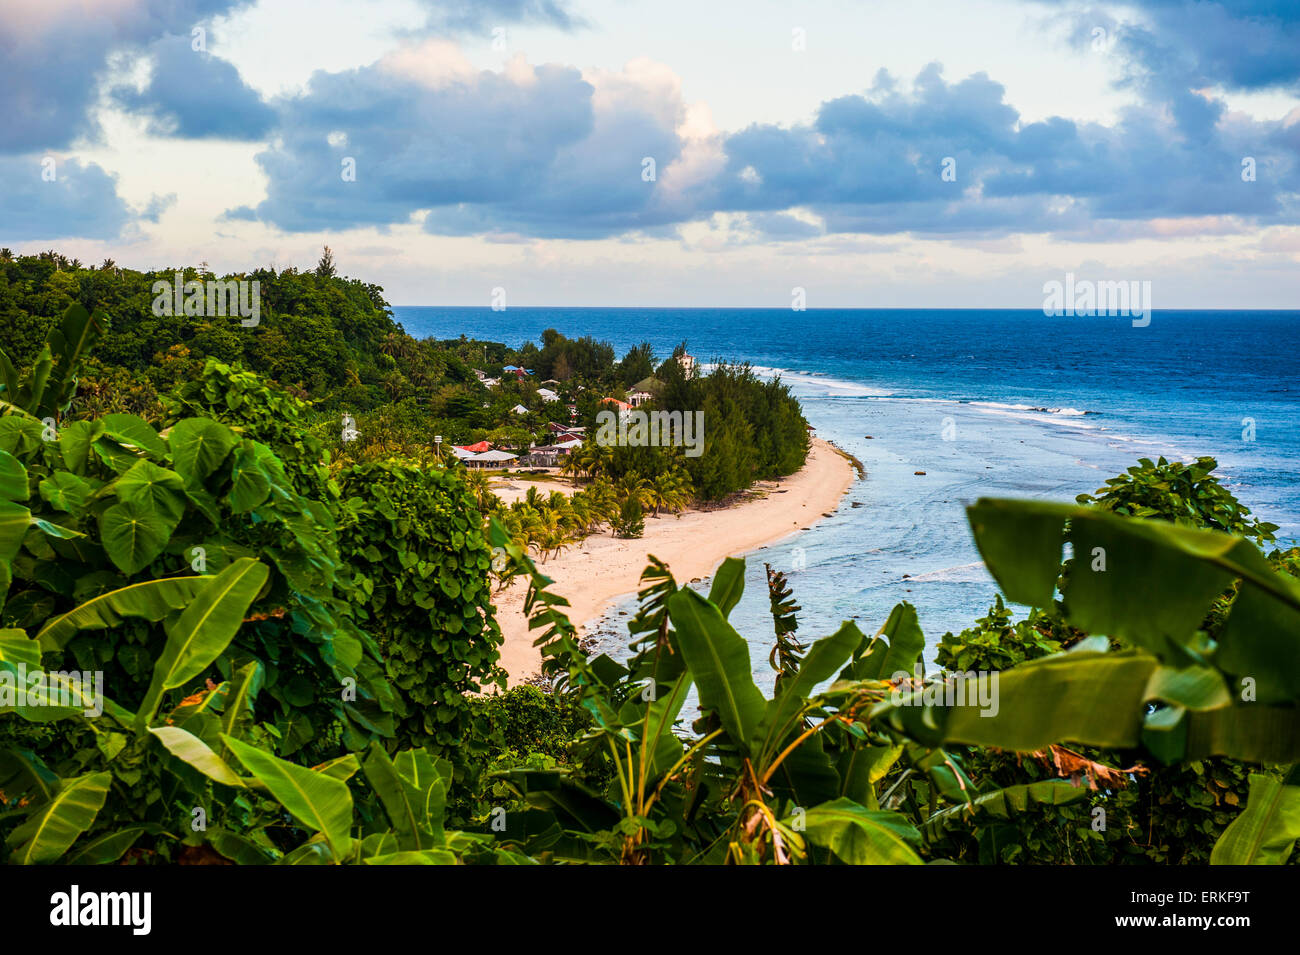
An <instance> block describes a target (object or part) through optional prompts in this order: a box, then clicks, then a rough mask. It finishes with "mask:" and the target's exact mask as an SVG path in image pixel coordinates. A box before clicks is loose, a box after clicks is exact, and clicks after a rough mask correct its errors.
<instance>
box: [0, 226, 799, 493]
mask: <svg viewBox="0 0 1300 955" xmlns="http://www.w3.org/2000/svg"><path fill="white" fill-rule="evenodd" d="M178 272H179V273H180V281H181V284H182V285H183V284H184V283H187V282H194V281H197V282H204V283H206V282H210V281H214V280H221V281H229V280H235V281H243V282H248V283H251V282H254V281H255V282H257V283H258V290H259V293H260V308H259V312H258V317H257V325H256V327H245V326H244V325H241V322H240V318H239V317H238V316H232V315H226V316H217V315H207V314H205V315H184V314H157V312H159V311H174V310H172V309H165V310H164V309H158V308H155V307H154V306H155V302H156V300H157V298H158V294H157V292H156V291H155V284H156V283H159V282H162V283H166V285H167V286H168V287H171V286H173V284H174V283H175V282H176V275H177V273H178ZM74 302H79V303H81V304H82V305H84V306H85V307H86V308H87V309H89V310H91V311H95V310H100V311H101V312H102V313H103V314H104V315H105V316H106V317H107V319H108V325H109V327H108V330H107V332H106V333H105V335H104V336H103V338H102V339H101V340H100V342H99V343H98V344H97V345H96V347H95V349H94V352H93V354H92V356H91V360H90V362H89V364H88V370H87V373H86V374H85V375H84V376H83V379H82V381H81V384H80V387H79V389H78V397H77V400H76V402H75V404H74V406H73V410H72V413H73V414H74V415H76V416H80V417H93V416H96V415H102V414H106V413H111V412H129V413H132V414H137V415H140V416H142V417H144V418H146V419H147V420H151V421H158V420H160V415H161V404H160V400H159V396H160V395H165V394H168V393H170V392H171V391H173V390H174V389H175V388H176V387H177V386H178V385H181V384H183V383H185V382H187V381H193V380H196V379H197V378H198V377H199V376H200V375H201V374H202V371H203V368H204V365H205V364H206V363H207V362H208V361H209V360H210V359H215V360H217V361H220V362H222V363H225V364H229V365H232V366H242V367H244V368H247V369H249V370H251V371H254V372H257V373H258V374H259V375H262V376H263V377H265V378H266V379H268V380H270V381H273V382H275V383H277V384H279V385H280V386H281V387H284V388H286V389H287V390H289V391H290V392H292V393H294V394H296V395H298V396H299V397H301V398H303V399H307V400H309V401H311V402H312V406H313V416H312V418H310V419H309V425H310V426H311V427H312V428H313V430H314V431H315V432H316V433H317V434H318V435H319V437H321V438H322V439H323V441H324V442H325V444H326V446H327V447H330V448H331V450H333V451H334V452H336V453H342V454H345V455H347V456H352V457H376V458H377V457H392V456H410V455H411V454H413V453H415V452H426V453H427V452H428V451H429V450H430V449H431V448H432V446H433V438H434V436H435V435H441V436H442V437H443V439H444V441H445V442H446V443H455V444H465V443H470V442H474V441H479V440H483V439H487V440H490V441H492V442H493V443H494V444H496V445H497V446H500V447H507V448H514V449H518V450H526V449H527V448H528V446H529V445H530V444H547V443H550V442H551V441H552V439H553V434H552V432H551V431H550V430H549V429H548V428H547V425H548V424H552V423H556V424H563V425H574V424H576V425H584V426H587V427H588V428H589V429H592V431H591V433H593V434H594V429H595V425H596V415H597V413H598V412H599V411H600V410H601V409H602V408H607V407H609V406H608V405H602V400H603V399H605V398H608V397H612V398H618V399H625V398H627V396H628V392H629V391H630V389H631V388H632V387H633V386H634V385H636V384H638V383H644V382H646V381H647V380H649V381H651V382H652V387H653V388H654V390H655V393H656V396H657V398H656V401H655V402H653V403H652V404H651V405H650V406H649V407H658V408H663V409H666V410H681V411H694V410H702V411H703V412H704V422H705V425H704V434H705V451H704V453H703V454H702V455H701V456H700V457H698V458H690V459H682V457H681V455H680V454H677V453H675V452H674V451H672V450H671V449H662V448H622V447H619V448H615V449H613V454H612V455H611V456H609V457H610V460H608V461H606V462H605V467H604V470H603V473H605V474H607V475H608V476H609V477H611V478H615V479H617V478H620V477H624V476H626V475H628V474H631V473H635V474H636V475H637V476H639V477H640V478H645V479H649V480H652V481H653V480H654V479H655V477H656V476H658V475H660V474H663V473H665V472H668V471H670V470H676V469H678V468H685V469H686V470H687V471H688V472H689V476H690V482H691V485H692V486H693V488H694V493H695V494H696V495H697V496H698V497H699V498H701V499H703V500H716V499H718V498H721V497H725V496H726V495H728V494H732V493H734V492H736V491H739V490H741V489H743V488H745V487H747V486H748V485H749V484H750V483H752V482H753V481H754V480H756V479H763V478H771V477H776V476H779V475H782V474H788V473H790V472H792V471H794V470H797V469H798V468H799V467H800V466H801V465H802V464H803V461H804V459H805V457H806V455H807V449H808V436H807V430H806V427H807V425H806V422H805V421H804V419H803V416H802V413H801V411H800V408H799V404H798V402H797V401H796V400H795V399H794V398H793V397H792V396H791V395H790V393H789V391H788V389H787V388H786V387H785V386H784V385H782V384H780V383H779V382H765V381H762V380H760V379H759V378H757V376H755V375H754V374H753V372H752V371H751V370H750V369H749V368H748V367H746V366H743V365H740V366H735V365H728V364H726V363H724V362H721V361H715V362H714V363H713V364H712V366H711V368H710V370H709V371H708V372H707V373H701V374H698V375H695V376H688V374H687V371H686V369H685V367H684V365H683V364H682V363H681V362H678V361H677V360H676V359H677V358H678V357H679V356H682V355H684V354H685V353H686V344H685V343H682V344H681V345H679V346H678V347H677V348H676V349H675V350H674V353H673V354H672V355H670V356H666V357H663V358H660V357H658V356H656V355H655V353H654V350H653V348H652V347H651V346H650V345H649V344H648V343H641V344H638V345H636V346H634V347H632V348H630V349H628V351H627V353H626V354H624V355H623V357H622V358H621V359H619V358H618V357H617V355H616V353H615V350H614V348H613V346H612V345H610V344H609V343H608V342H602V341H598V340H596V339H594V338H592V337H590V336H583V337H581V338H568V337H566V336H565V335H563V334H561V333H560V332H558V331H556V330H554V329H547V330H546V331H544V332H543V333H542V335H541V341H540V345H539V344H537V343H533V342H528V343H526V344H524V345H522V346H521V347H518V348H514V347H511V346H509V345H506V344H503V343H500V342H485V341H478V340H475V339H470V338H466V337H463V336H462V337H461V338H458V339H451V340H443V341H437V340H433V339H424V340H418V339H416V338H413V337H412V336H410V335H409V334H407V333H406V331H405V330H404V329H403V328H402V326H401V325H400V324H399V323H397V322H396V321H394V320H393V317H392V313H391V310H390V308H389V305H388V303H387V302H386V301H385V300H384V296H383V289H382V288H380V287H379V286H377V285H373V284H369V283H366V282H362V281H359V280H356V279H347V278H343V277H340V276H339V275H337V274H336V267H335V264H334V261H333V256H332V254H331V253H329V251H328V250H326V254H325V255H324V256H322V258H321V260H320V262H319V263H318V264H317V266H316V268H315V269H311V270H306V271H299V270H298V269H296V268H286V269H283V270H278V271H277V270H276V269H271V268H263V269H257V270H254V271H250V272H245V273H237V274H232V275H226V276H217V275H215V274H214V273H212V272H211V271H210V270H209V269H208V268H207V266H206V264H200V265H199V266H197V267H195V266H184V267H179V266H178V267H167V268H163V269H159V270H156V271H148V272H140V271H135V270H132V269H126V268H120V267H118V266H117V265H116V263H114V262H113V261H112V260H105V261H104V262H103V263H101V264H100V265H98V266H87V265H85V264H83V263H81V262H80V261H78V260H76V259H71V258H68V257H66V256H64V255H62V254H60V253H58V252H56V251H47V252H41V253H39V254H36V255H15V254H14V253H13V252H11V251H10V250H8V249H0V342H3V347H4V350H5V352H6V353H7V354H8V356H9V358H10V359H11V360H12V361H13V362H14V364H15V365H17V366H19V367H22V366H24V365H27V364H30V363H31V362H32V361H33V360H34V359H35V358H36V356H37V353H38V352H39V350H40V348H41V346H42V344H43V343H44V341H45V337H46V334H47V333H48V331H49V330H50V328H51V327H52V326H53V324H54V323H55V321H56V319H57V317H58V316H60V315H62V314H63V311H64V309H66V308H67V307H68V306H69V305H70V304H72V303H74ZM512 365H516V366H522V367H526V368H528V369H530V370H532V371H533V374H532V375H531V376H525V377H523V378H517V377H516V376H514V375H512V374H510V373H506V372H504V371H503V369H504V368H505V367H506V366H512ZM476 371H479V372H482V373H483V375H485V376H486V377H488V378H494V379H498V380H499V384H497V385H495V386H494V387H487V386H485V385H484V384H483V383H482V382H481V381H480V380H479V376H478V375H476V374H475V372H476ZM552 379H553V380H555V381H557V382H559V384H558V385H552V386H551V387H552V390H554V391H555V392H556V393H557V394H558V400H553V401H547V400H543V396H542V395H539V394H538V387H539V385H540V383H541V382H543V381H548V380H552ZM521 406H522V407H523V408H525V409H526V412H520V411H518V408H519V407H521ZM571 408H572V410H571ZM343 413H348V414H350V415H353V416H354V417H355V419H356V421H357V429H358V430H359V432H360V439H359V440H358V441H356V442H353V443H352V444H350V445H348V446H347V447H344V446H343V445H342V443H341V438H340V428H339V427H338V421H339V419H340V417H341V415H342V414H343Z"/></svg>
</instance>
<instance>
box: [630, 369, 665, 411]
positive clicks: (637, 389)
mask: <svg viewBox="0 0 1300 955" xmlns="http://www.w3.org/2000/svg"><path fill="white" fill-rule="evenodd" d="M663 387H664V383H663V382H662V381H660V380H659V379H658V378H656V377H655V376H654V375H650V376H648V377H646V378H642V379H641V380H640V381H638V382H637V383H636V384H635V385H633V386H632V390H631V391H630V392H629V393H628V396H627V403H628V404H630V405H631V406H632V407H633V408H640V407H641V406H642V405H644V404H649V403H650V402H652V401H654V400H655V398H657V397H659V392H660V391H662V390H663Z"/></svg>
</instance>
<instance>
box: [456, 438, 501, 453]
mask: <svg viewBox="0 0 1300 955" xmlns="http://www.w3.org/2000/svg"><path fill="white" fill-rule="evenodd" d="M452 450H460V451H466V452H468V453H469V454H482V453H483V452H484V451H491V450H492V442H491V441H479V442H476V443H475V444H453V445H452Z"/></svg>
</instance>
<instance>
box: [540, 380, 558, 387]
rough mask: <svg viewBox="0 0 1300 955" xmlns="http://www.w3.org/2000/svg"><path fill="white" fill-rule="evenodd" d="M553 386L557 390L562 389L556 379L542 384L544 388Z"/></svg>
mask: <svg viewBox="0 0 1300 955" xmlns="http://www.w3.org/2000/svg"><path fill="white" fill-rule="evenodd" d="M551 385H554V386H555V387H556V388H558V387H560V383H559V382H558V381H556V380H555V379H554V378H547V379H546V380H545V381H544V382H542V387H543V388H549V387H551Z"/></svg>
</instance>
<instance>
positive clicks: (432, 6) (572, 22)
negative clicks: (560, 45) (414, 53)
mask: <svg viewBox="0 0 1300 955" xmlns="http://www.w3.org/2000/svg"><path fill="white" fill-rule="evenodd" d="M419 2H420V5H421V6H423V7H425V8H426V9H427V10H428V17H429V20H428V26H429V27H431V28H434V29H442V30H448V31H465V30H478V29H482V28H484V27H487V28H489V29H491V28H493V27H496V26H500V25H504V24H506V23H525V24H530V25H545V26H553V27H558V28H560V29H562V30H572V29H576V28H577V27H580V26H584V25H586V21H585V20H584V19H583V18H582V17H580V16H578V15H577V14H574V13H571V12H570V11H569V9H568V4H565V3H561V2H557V0H419Z"/></svg>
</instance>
